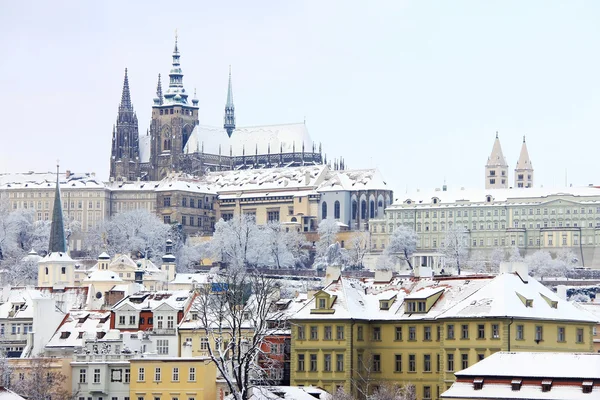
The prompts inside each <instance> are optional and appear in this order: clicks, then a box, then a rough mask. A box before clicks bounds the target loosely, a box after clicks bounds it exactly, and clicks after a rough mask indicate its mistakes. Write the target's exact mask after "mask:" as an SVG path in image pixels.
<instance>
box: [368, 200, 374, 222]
mask: <svg viewBox="0 0 600 400" xmlns="http://www.w3.org/2000/svg"><path fill="white" fill-rule="evenodd" d="M369 218H375V202H374V201H373V200H371V204H370V209H369Z"/></svg>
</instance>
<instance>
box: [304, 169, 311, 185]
mask: <svg viewBox="0 0 600 400" xmlns="http://www.w3.org/2000/svg"><path fill="white" fill-rule="evenodd" d="M304 184H305V185H309V184H310V171H305V172H304Z"/></svg>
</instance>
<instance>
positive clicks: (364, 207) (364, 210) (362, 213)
mask: <svg viewBox="0 0 600 400" xmlns="http://www.w3.org/2000/svg"><path fill="white" fill-rule="evenodd" d="M360 218H361V219H366V218H367V201H366V200H361V202H360Z"/></svg>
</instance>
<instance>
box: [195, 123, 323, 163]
mask: <svg viewBox="0 0 600 400" xmlns="http://www.w3.org/2000/svg"><path fill="white" fill-rule="evenodd" d="M303 144H304V151H305V152H307V153H309V152H312V145H313V142H312V140H311V138H310V135H309V133H308V130H307V129H306V125H305V124H304V123H302V122H301V123H292V124H281V125H263V126H252V127H246V128H243V127H242V128H236V129H235V131H233V134H232V135H231V137H229V136H228V135H227V132H226V131H225V129H224V128H221V127H215V126H206V125H198V126H196V127H195V128H194V131H193V132H192V135H191V136H190V138H189V139H188V142H187V144H186V146H185V148H184V152H185V153H186V154H191V153H196V152H201V151H202V149H203V148H204V153H208V154H219V147H220V148H221V154H222V155H224V156H229V154H230V151H231V153H232V154H233V155H234V156H241V155H244V154H245V155H247V156H251V155H254V154H256V152H257V151H258V154H267V153H269V152H270V153H271V154H278V153H280V152H282V153H292V152H294V151H295V152H296V153H301V152H302V145H303Z"/></svg>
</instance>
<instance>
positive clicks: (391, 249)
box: [385, 225, 418, 270]
mask: <svg viewBox="0 0 600 400" xmlns="http://www.w3.org/2000/svg"><path fill="white" fill-rule="evenodd" d="M417 239H418V236H417V232H415V231H414V230H413V229H411V228H409V227H407V226H404V225H400V226H398V227H396V229H394V232H393V233H392V235H391V236H390V241H389V243H388V245H387V247H386V248H385V253H386V254H387V255H389V256H391V257H394V258H396V259H398V260H400V261H401V262H405V263H407V264H408V267H409V268H410V269H411V270H412V269H413V265H412V262H411V260H410V258H411V257H412V255H413V254H414V252H415V251H416V250H417Z"/></svg>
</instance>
